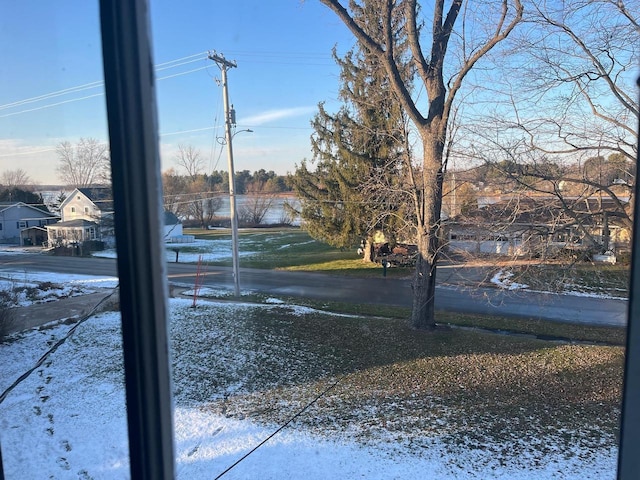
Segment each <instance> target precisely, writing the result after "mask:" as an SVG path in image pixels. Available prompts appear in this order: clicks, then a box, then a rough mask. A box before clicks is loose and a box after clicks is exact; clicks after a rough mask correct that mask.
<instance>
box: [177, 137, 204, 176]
mask: <svg viewBox="0 0 640 480" xmlns="http://www.w3.org/2000/svg"><path fill="white" fill-rule="evenodd" d="M175 161H176V164H177V165H178V166H179V167H182V168H183V169H184V170H185V171H186V172H187V175H188V176H189V178H190V179H191V180H192V181H194V180H195V179H196V178H198V176H199V175H202V172H203V170H204V160H203V158H202V156H201V155H200V151H199V150H198V149H196V148H195V147H194V146H193V145H184V144H180V145H178V153H177V155H176V158H175Z"/></svg>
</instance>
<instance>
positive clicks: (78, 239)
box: [47, 187, 115, 247]
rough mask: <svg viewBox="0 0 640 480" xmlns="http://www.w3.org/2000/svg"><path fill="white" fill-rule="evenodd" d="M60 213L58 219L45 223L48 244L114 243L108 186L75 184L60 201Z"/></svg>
mask: <svg viewBox="0 0 640 480" xmlns="http://www.w3.org/2000/svg"><path fill="white" fill-rule="evenodd" d="M60 214H61V215H62V221H61V222H59V223H57V224H56V225H51V226H48V227H47V233H48V235H47V236H48V245H49V246H50V247H55V246H68V245H77V244H80V243H83V242H86V241H92V240H97V241H102V242H105V243H106V244H107V245H113V244H114V243H115V241H114V233H113V200H112V193H111V187H87V188H76V189H75V190H73V191H72V192H71V193H70V194H69V196H68V197H67V198H66V199H65V200H64V201H63V202H62V203H61V204H60Z"/></svg>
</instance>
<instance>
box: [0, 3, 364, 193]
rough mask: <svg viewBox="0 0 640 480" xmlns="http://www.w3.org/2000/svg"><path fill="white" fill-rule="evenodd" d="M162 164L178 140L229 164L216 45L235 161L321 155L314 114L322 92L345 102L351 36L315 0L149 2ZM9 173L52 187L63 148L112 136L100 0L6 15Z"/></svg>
mask: <svg viewBox="0 0 640 480" xmlns="http://www.w3.org/2000/svg"><path fill="white" fill-rule="evenodd" d="M150 7H151V27H152V33H153V46H154V61H155V64H156V67H157V74H156V75H157V94H158V98H157V100H158V116H159V124H160V135H161V136H160V143H161V154H162V160H163V169H167V168H169V167H172V166H175V163H174V158H175V154H176V151H177V147H178V145H179V144H181V143H182V144H189V145H193V146H194V147H196V148H198V149H199V150H200V152H201V154H202V157H203V158H204V160H205V165H206V169H207V170H210V169H214V168H215V169H219V170H223V169H226V165H227V162H226V152H224V151H221V150H222V148H221V145H220V144H219V142H218V141H217V140H216V137H219V136H222V135H223V121H224V118H223V106H222V89H221V87H219V86H218V84H217V83H216V81H215V80H216V78H220V70H219V68H218V67H217V66H216V64H215V63H214V62H213V61H211V60H208V59H207V52H208V51H213V50H215V51H217V52H218V53H220V54H223V55H224V56H225V57H226V58H227V59H228V60H234V61H236V62H237V68H233V69H231V70H229V72H228V74H229V93H230V101H231V102H232V103H233V104H234V107H235V110H236V117H237V124H238V126H237V129H238V130H242V129H247V128H250V129H252V130H253V131H254V132H253V133H240V134H238V135H237V136H236V138H235V141H234V160H235V169H236V170H243V169H248V170H251V171H253V170H257V169H260V168H264V169H266V170H275V171H276V172H278V173H281V174H284V173H286V172H287V171H293V170H294V166H295V164H296V163H299V162H300V161H301V160H302V159H303V158H311V152H310V145H309V136H310V134H311V133H312V130H311V128H310V126H309V122H310V120H311V118H312V116H313V115H314V113H315V112H316V110H317V104H318V102H320V101H326V102H327V105H328V106H329V108H331V107H332V106H334V107H335V106H336V105H337V102H336V96H337V90H338V87H339V83H338V73H339V71H338V68H337V67H336V65H335V63H334V61H333V59H332V58H331V49H332V48H333V46H334V45H336V46H337V47H338V51H339V52H340V53H343V52H345V51H346V50H348V49H349V48H351V46H352V45H353V39H352V37H351V35H350V33H349V32H348V31H347V30H346V28H345V27H344V26H343V25H342V24H341V23H340V22H339V20H338V19H337V18H336V17H335V15H334V14H333V13H332V12H330V11H329V10H328V9H327V8H326V7H324V6H323V5H321V4H320V3H319V2H318V1H317V0H306V1H300V0H270V1H264V0H234V1H185V2H176V1H168V0H151V1H150ZM0 44H1V45H4V46H9V48H8V49H7V48H4V49H3V61H2V63H1V64H0V173H1V172H2V171H5V170H12V169H16V168H22V169H23V170H25V171H26V172H27V173H28V174H29V175H30V176H31V177H32V178H33V179H34V180H36V181H38V182H40V183H42V184H58V183H62V182H61V180H60V179H59V178H58V177H57V175H56V173H55V167H56V164H57V156H56V153H55V146H56V145H57V144H59V143H60V142H61V141H70V142H72V143H74V142H76V141H77V140H78V139H79V138H81V137H94V138H97V139H98V140H100V141H107V127H106V110H105V106H104V105H105V104H104V102H105V99H104V95H103V86H102V79H103V76H102V59H101V47H100V31H99V21H98V2H97V1H95V2H90V1H82V0H69V1H65V2H62V3H58V2H42V1H34V0H25V1H20V2H9V3H7V4H6V5H4V8H3V12H2V16H0Z"/></svg>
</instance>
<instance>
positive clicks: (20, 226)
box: [18, 220, 27, 228]
mask: <svg viewBox="0 0 640 480" xmlns="http://www.w3.org/2000/svg"><path fill="white" fill-rule="evenodd" d="M18 228H27V222H25V221H24V220H20V221H19V222H18Z"/></svg>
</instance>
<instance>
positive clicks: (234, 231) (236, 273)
mask: <svg viewBox="0 0 640 480" xmlns="http://www.w3.org/2000/svg"><path fill="white" fill-rule="evenodd" d="M225 100H226V98H225ZM234 116H235V115H233V114H232V115H229V118H228V119H227V122H226V126H227V128H226V143H227V157H228V159H229V216H230V217H231V258H232V262H233V293H234V295H235V296H236V297H240V261H239V259H238V212H237V211H236V182H235V174H234V171H233V145H232V140H233V137H235V136H236V135H237V134H239V133H240V132H253V130H251V129H250V128H247V129H244V130H238V131H237V132H234V133H233V134H231V122H232V118H233V117H234ZM234 124H235V122H234Z"/></svg>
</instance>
